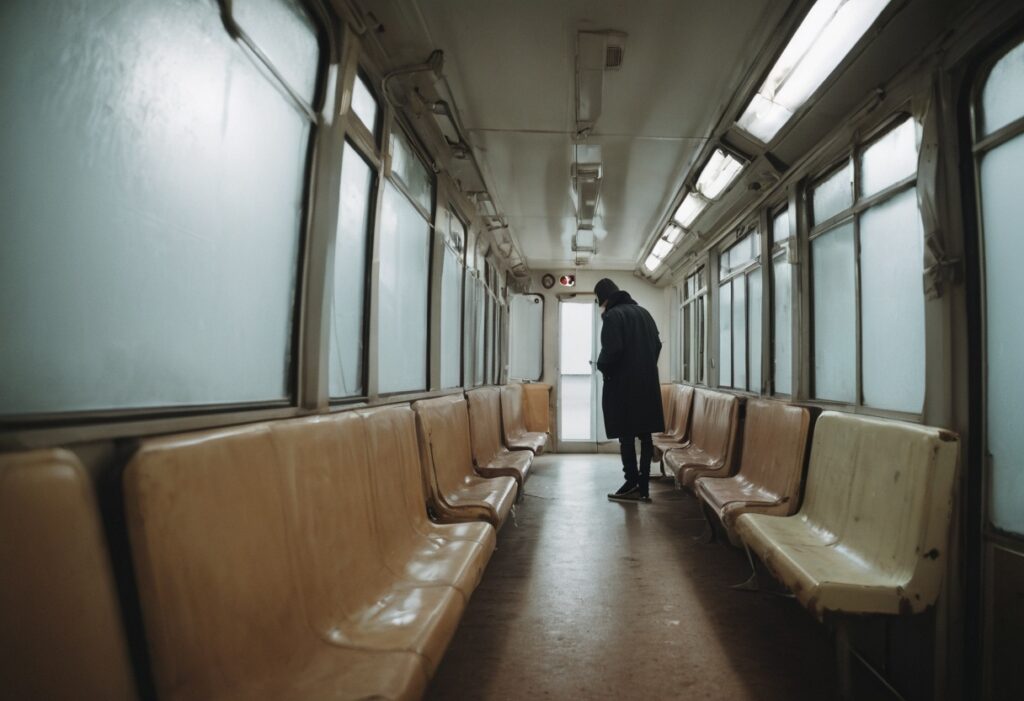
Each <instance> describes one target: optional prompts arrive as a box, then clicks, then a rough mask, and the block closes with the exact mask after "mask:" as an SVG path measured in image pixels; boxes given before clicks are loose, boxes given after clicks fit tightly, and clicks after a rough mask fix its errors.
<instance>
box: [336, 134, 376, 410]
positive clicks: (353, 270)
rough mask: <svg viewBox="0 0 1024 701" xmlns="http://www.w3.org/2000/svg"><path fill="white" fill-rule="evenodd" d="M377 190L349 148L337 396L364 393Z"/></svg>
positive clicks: (339, 266)
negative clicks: (374, 192)
mask: <svg viewBox="0 0 1024 701" xmlns="http://www.w3.org/2000/svg"><path fill="white" fill-rule="evenodd" d="M372 189H373V171H372V170H371V169H370V167H369V166H368V165H367V164H366V161H364V160H363V159H362V158H361V157H360V156H359V154H358V153H357V152H356V150H355V149H353V148H352V147H351V146H349V145H348V144H345V150H344V156H343V158H342V166H341V193H340V199H341V204H340V209H339V211H338V233H337V238H336V240H335V244H334V294H333V295H332V296H331V338H330V349H331V350H330V353H331V356H330V358H331V359H330V370H329V373H328V376H329V377H330V391H331V396H332V397H351V396H353V395H357V394H362V392H363V368H362V359H363V301H364V289H365V283H366V250H367V239H368V225H369V221H370V205H371V202H372V199H371V195H372Z"/></svg>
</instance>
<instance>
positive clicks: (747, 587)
mask: <svg viewBox="0 0 1024 701" xmlns="http://www.w3.org/2000/svg"><path fill="white" fill-rule="evenodd" d="M743 550H744V551H745V552H746V553H747V562H749V563H750V576H749V577H748V578H747V579H746V581H744V582H741V583H739V584H733V585H732V587H731V588H732V589H736V590H737V591H760V590H761V586H760V583H759V582H758V580H757V565H756V564H754V556H753V555H752V554H751V553H750V548H749V547H747V544H746V543H744V544H743Z"/></svg>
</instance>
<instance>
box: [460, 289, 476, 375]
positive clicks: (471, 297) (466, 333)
mask: <svg viewBox="0 0 1024 701" xmlns="http://www.w3.org/2000/svg"><path fill="white" fill-rule="evenodd" d="M474 279H475V278H474V277H473V276H472V275H471V274H469V272H468V271H467V272H466V277H465V284H464V288H463V291H462V293H463V300H464V301H463V305H464V306H463V312H462V319H463V326H462V358H463V361H462V362H463V368H462V384H463V385H467V386H468V385H472V384H473V381H474V378H475V377H476V318H475V317H476V283H475V282H474Z"/></svg>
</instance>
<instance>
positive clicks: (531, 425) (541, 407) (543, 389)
mask: <svg viewBox="0 0 1024 701" xmlns="http://www.w3.org/2000/svg"><path fill="white" fill-rule="evenodd" d="M550 402H551V385H547V384H543V383H540V382H531V383H529V384H526V385H523V418H525V420H526V430H527V431H532V432H538V433H551V412H550Z"/></svg>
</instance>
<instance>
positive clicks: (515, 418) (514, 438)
mask: <svg viewBox="0 0 1024 701" xmlns="http://www.w3.org/2000/svg"><path fill="white" fill-rule="evenodd" d="M525 397H526V394H525V393H524V392H523V385H521V384H518V383H513V384H509V385H505V386H503V387H502V388H501V424H502V429H503V430H504V434H505V445H506V446H508V449H509V450H529V451H530V452H531V453H533V454H534V455H540V454H541V453H543V452H544V447H545V446H546V445H547V443H548V434H547V433H546V432H543V431H527V430H526V416H525V410H524V404H525V402H526V398H525Z"/></svg>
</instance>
